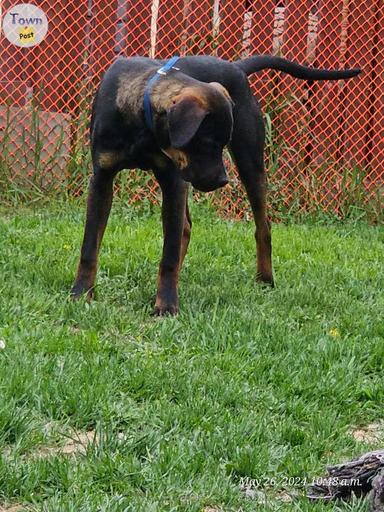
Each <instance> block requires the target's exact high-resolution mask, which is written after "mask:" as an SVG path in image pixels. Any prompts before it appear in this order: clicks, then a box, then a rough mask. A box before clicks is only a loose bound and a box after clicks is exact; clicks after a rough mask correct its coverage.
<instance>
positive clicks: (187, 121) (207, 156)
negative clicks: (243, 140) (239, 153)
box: [162, 82, 233, 192]
mask: <svg viewBox="0 0 384 512" xmlns="http://www.w3.org/2000/svg"><path fill="white" fill-rule="evenodd" d="M232 106H233V102H232V100H231V98H230V95H229V93H228V91H227V90H226V89H225V88H224V87H223V86H222V85H221V84H219V83H216V82H212V83H209V84H205V83H201V85H200V84H199V85H193V86H187V87H185V88H183V89H182V90H181V92H179V93H178V94H176V95H175V96H174V97H173V98H172V99H171V103H170V105H169V107H168V108H167V109H166V122H165V123H164V125H163V127H164V129H165V130H166V131H167V134H166V139H165V140H166V143H165V144H164V146H165V147H162V151H163V153H165V154H166V155H167V156H168V157H169V158H170V159H171V160H172V161H173V163H174V164H175V166H176V167H177V168H178V169H179V171H180V173H181V176H182V177H183V179H184V180H185V181H188V182H190V183H192V185H193V186H194V187H195V188H196V189H197V190H201V191H202V192H209V191H211V190H215V189H217V188H219V187H222V186H224V185H226V184H227V183H228V177H227V173H226V171H225V167H224V164H223V149H224V146H225V145H226V144H228V142H229V141H230V138H231V134H232V128H233V116H232ZM163 135H164V134H163ZM162 146H163V145H162Z"/></svg>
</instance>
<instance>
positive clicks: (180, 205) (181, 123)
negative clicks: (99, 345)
mask: <svg viewBox="0 0 384 512" xmlns="http://www.w3.org/2000/svg"><path fill="white" fill-rule="evenodd" d="M263 69H275V70H279V71H282V72H284V73H288V74H289V75H291V76H293V77H296V78H299V79H302V80H310V81H313V80H339V79H348V78H352V77H355V76H356V75H358V74H359V73H360V70H359V69H346V70H325V69H316V68H310V67H306V66H301V65H299V64H296V63H294V62H292V61H289V60H287V59H283V58H280V57H276V56H270V55H259V56H253V57H249V58H246V59H243V60H238V61H234V62H229V61H226V60H223V59H219V58H216V57H213V56H188V57H180V58H178V57H173V58H172V59H170V60H169V61H162V60H155V59H150V58H145V57H131V58H118V59H117V60H116V61H115V62H114V63H113V64H112V65H111V67H110V68H109V69H108V70H107V71H106V73H105V75H104V77H103V79H102V81H101V84H100V86H99V88H98V90H97V92H96V95H95V98H94V102H93V107H92V115H91V130H90V131H91V154H92V162H93V175H92V177H91V181H90V191H89V197H88V204H87V216H86V224H85V233H84V239H83V244H82V248H81V257H80V263H79V266H78V270H77V277H76V281H75V284H74V286H73V288H72V290H71V294H72V296H73V298H79V297H80V296H81V295H83V294H86V296H87V298H88V299H91V298H92V296H93V293H94V286H95V278H96V268H97V257H98V252H99V249H100V244H101V240H102V238H103V234H104V231H105V227H106V224H107V220H108V216H109V213H110V209H111V205H112V195H113V180H114V177H115V176H116V174H117V173H118V172H119V171H120V170H122V169H133V168H140V169H142V170H152V171H153V173H154V175H155V177H156V179H157V181H158V183H159V185H160V188H161V191H162V199H163V202H162V223H163V233H164V245H163V254H162V259H161V262H160V267H159V273H158V287H157V295H156V302H155V309H154V313H155V314H156V315H164V314H171V315H174V314H176V313H177V312H178V309H179V300H178V291H177V288H178V278H179V272H180V269H181V266H182V263H183V260H184V257H185V254H186V252H187V248H188V244H189V239H190V234H191V227H192V222H191V217H190V214H189V209H188V203H187V193H188V184H192V186H193V187H194V188H196V189H197V190H200V191H202V192H209V191H212V190H215V189H218V188H220V187H223V186H224V185H226V184H227V183H228V177H227V173H226V170H225V167H224V164H223V157H222V153H223V149H224V147H225V146H228V148H229V151H230V153H231V155H232V158H233V160H234V162H235V165H236V167H237V171H238V173H239V176H240V179H241V181H242V183H243V185H244V187H245V190H246V192H247V195H248V198H249V201H250V204H251V207H252V211H253V216H254V220H255V224H256V234H255V238H256V249H257V250H256V252H257V280H258V281H260V282H263V283H267V284H269V285H271V286H273V272H272V261H271V255H272V247H271V230H270V224H269V221H268V220H267V217H266V207H265V196H266V179H265V172H264V162H263V151H264V124H263V118H262V114H261V110H260V108H259V105H258V103H257V101H256V99H255V98H254V97H253V94H252V91H251V88H250V85H249V82H248V79H247V77H248V76H249V75H251V74H252V73H256V72H257V71H261V70H263Z"/></svg>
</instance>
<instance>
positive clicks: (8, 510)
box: [0, 505, 27, 512]
mask: <svg viewBox="0 0 384 512" xmlns="http://www.w3.org/2000/svg"><path fill="white" fill-rule="evenodd" d="M22 510H24V511H26V510H27V509H26V508H25V507H24V505H10V506H9V507H4V505H0V512H21V511H22Z"/></svg>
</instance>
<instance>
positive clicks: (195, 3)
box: [185, 0, 214, 55]
mask: <svg viewBox="0 0 384 512" xmlns="http://www.w3.org/2000/svg"><path fill="white" fill-rule="evenodd" d="M186 15H187V16H186V33H187V37H186V41H185V46H186V54H188V55H198V54H200V55H204V54H209V53H212V51H213V50H214V44H213V1H212V0H190V1H189V2H188V9H187V13H186Z"/></svg>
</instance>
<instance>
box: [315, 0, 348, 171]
mask: <svg viewBox="0 0 384 512" xmlns="http://www.w3.org/2000/svg"><path fill="white" fill-rule="evenodd" d="M318 17H319V25H318V33H317V44H316V48H315V60H314V65H315V66H316V67H322V68H329V69H339V68H340V67H341V66H342V63H341V62H340V59H341V56H342V53H341V52H342V40H341V37H342V32H343V27H342V23H343V2H342V1H340V0H327V2H323V3H322V5H321V7H320V10H319V13H318ZM344 85H345V84H344V83H342V82H339V81H328V82H315V83H314V84H313V86H312V101H311V123H312V127H313V130H312V132H313V136H314V140H313V144H312V153H311V156H312V165H314V166H316V167H318V166H320V165H322V164H323V163H324V162H325V161H327V164H328V165H335V166H336V164H337V158H338V148H339V146H340V143H341V139H342V126H343V124H342V119H343V98H342V89H343V86H344ZM335 172H336V171H335Z"/></svg>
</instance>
